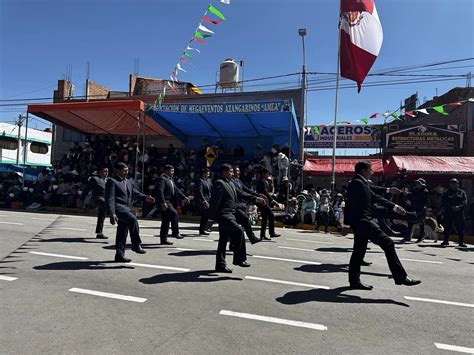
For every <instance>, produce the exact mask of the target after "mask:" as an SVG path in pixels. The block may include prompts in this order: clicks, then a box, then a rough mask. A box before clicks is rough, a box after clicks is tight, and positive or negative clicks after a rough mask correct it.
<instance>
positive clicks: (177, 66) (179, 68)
mask: <svg viewBox="0 0 474 355" xmlns="http://www.w3.org/2000/svg"><path fill="white" fill-rule="evenodd" d="M176 69H178V70H181V71H184V72H185V73H186V70H184V69H183V68H182V67H181V65H180V64H179V63H178V64H176Z"/></svg>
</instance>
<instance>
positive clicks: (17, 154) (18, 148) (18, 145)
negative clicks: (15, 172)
mask: <svg viewBox="0 0 474 355" xmlns="http://www.w3.org/2000/svg"><path fill="white" fill-rule="evenodd" d="M16 125H17V126H18V144H17V149H16V165H18V164H19V162H20V148H21V126H23V117H22V116H21V114H20V115H18V120H17V121H16Z"/></svg>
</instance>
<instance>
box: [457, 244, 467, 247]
mask: <svg viewBox="0 0 474 355" xmlns="http://www.w3.org/2000/svg"><path fill="white" fill-rule="evenodd" d="M458 247H459V248H467V245H466V244H464V243H461V244H459V245H458Z"/></svg>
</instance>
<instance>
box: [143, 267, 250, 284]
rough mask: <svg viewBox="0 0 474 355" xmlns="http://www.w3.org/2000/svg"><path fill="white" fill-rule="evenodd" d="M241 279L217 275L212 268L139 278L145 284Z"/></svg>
mask: <svg viewBox="0 0 474 355" xmlns="http://www.w3.org/2000/svg"><path fill="white" fill-rule="evenodd" d="M227 280H233V281H242V279H241V278H240V277H230V276H218V275H217V274H216V272H215V271H214V270H200V271H189V272H182V273H172V274H158V275H155V276H152V277H147V278H143V279H140V280H139V281H140V282H141V283H143V284H146V285H154V284H161V283H166V282H217V281H227Z"/></svg>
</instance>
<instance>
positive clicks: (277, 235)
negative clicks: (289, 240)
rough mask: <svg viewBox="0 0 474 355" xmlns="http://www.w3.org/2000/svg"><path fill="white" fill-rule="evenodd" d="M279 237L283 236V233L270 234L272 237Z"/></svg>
mask: <svg viewBox="0 0 474 355" xmlns="http://www.w3.org/2000/svg"><path fill="white" fill-rule="evenodd" d="M278 237H281V234H276V233H274V234H270V238H278Z"/></svg>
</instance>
